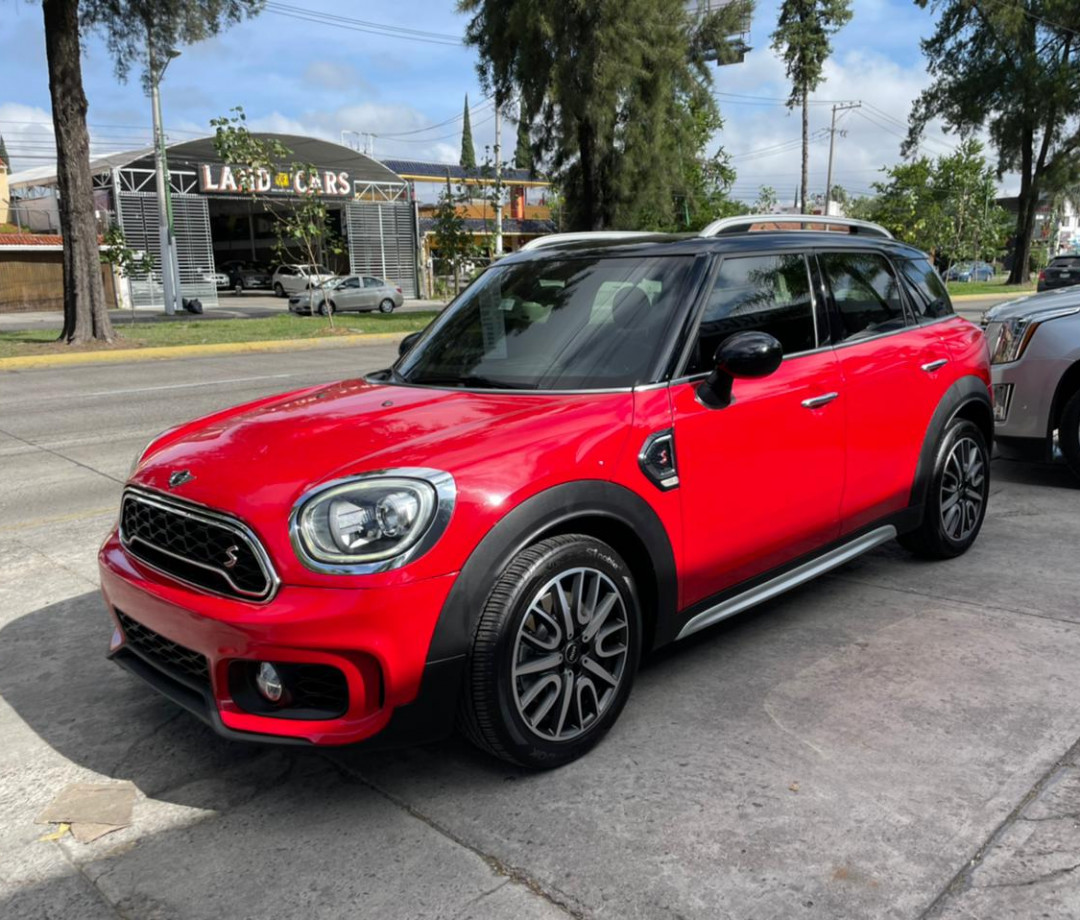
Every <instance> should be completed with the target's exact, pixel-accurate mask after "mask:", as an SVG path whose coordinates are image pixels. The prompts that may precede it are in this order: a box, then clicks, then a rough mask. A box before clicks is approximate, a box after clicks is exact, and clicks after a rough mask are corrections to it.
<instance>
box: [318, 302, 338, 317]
mask: <svg viewBox="0 0 1080 920" xmlns="http://www.w3.org/2000/svg"><path fill="white" fill-rule="evenodd" d="M327 313H337V306H335V304H334V302H333V301H332V300H331V301H330V302H329V304H328V303H327V302H326V300H323V301H322V302H321V303H320V304H319V316H326V315H327Z"/></svg>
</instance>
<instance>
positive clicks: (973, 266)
mask: <svg viewBox="0 0 1080 920" xmlns="http://www.w3.org/2000/svg"><path fill="white" fill-rule="evenodd" d="M993 277H994V266H993V265H991V264H989V263H988V262H957V263H956V264H955V265H953V266H951V267H950V268H949V270H948V271H947V272H946V273H945V280H946V281H991V280H993Z"/></svg>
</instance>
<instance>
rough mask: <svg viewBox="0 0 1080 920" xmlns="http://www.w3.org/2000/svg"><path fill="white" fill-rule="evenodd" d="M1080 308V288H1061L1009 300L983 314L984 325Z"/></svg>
mask: <svg viewBox="0 0 1080 920" xmlns="http://www.w3.org/2000/svg"><path fill="white" fill-rule="evenodd" d="M1063 307H1064V308H1069V307H1080V288H1060V289H1059V290H1056V291H1043V293H1041V294H1031V295H1030V296H1028V297H1020V298H1018V299H1017V300H1008V301H1006V302H1005V303H999V304H997V305H996V306H994V307H991V308H990V309H989V310H987V311H986V312H985V313H984V314H983V323H984V324H985V323H1000V322H1004V321H1005V320H1010V319H1016V318H1018V317H1021V316H1031V317H1037V316H1038V315H1039V314H1040V313H1048V312H1051V311H1053V310H1060V309H1062V308H1063Z"/></svg>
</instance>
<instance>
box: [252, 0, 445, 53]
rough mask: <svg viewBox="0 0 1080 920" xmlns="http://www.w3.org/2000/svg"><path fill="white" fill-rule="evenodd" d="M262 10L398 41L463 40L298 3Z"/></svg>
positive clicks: (443, 41) (431, 42)
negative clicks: (328, 11) (301, 5)
mask: <svg viewBox="0 0 1080 920" xmlns="http://www.w3.org/2000/svg"><path fill="white" fill-rule="evenodd" d="M266 11H267V12H268V13H275V14H276V15H278V16H287V17H289V18H290V19H298V20H300V21H302V22H311V23H316V24H319V25H332V26H334V27H335V28H338V29H349V30H351V31H353V32H366V33H368V34H369V35H379V36H382V37H383V38H397V39H400V40H402V41H413V42H422V43H424V44H428V45H444V46H447V47H455V48H462V47H464V44H465V40H464V38H463V37H462V36H459V35H450V34H447V33H441V32H424V31H422V30H419V29H409V28H404V27H402V26H393V25H389V24H387V23H379V22H370V21H367V20H363V19H353V18H351V17H349V16H339V15H337V14H335V13H326V12H323V11H322V10H311V9H307V8H305V7H300V6H289V5H287V4H284V3H274V2H270V3H267V4H266Z"/></svg>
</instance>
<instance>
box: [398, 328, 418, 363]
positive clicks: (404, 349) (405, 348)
mask: <svg viewBox="0 0 1080 920" xmlns="http://www.w3.org/2000/svg"><path fill="white" fill-rule="evenodd" d="M418 338H420V333H419V332H410V333H409V334H408V335H407V336H405V338H403V339H402V340H401V341H400V342H399V343H398V347H397V353H398V357H399V358H400V357H403V356H404V355H406V354H408V352H409V350H410V349H411V348H412V347H413V345H415V344H416V340H417V339H418Z"/></svg>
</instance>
